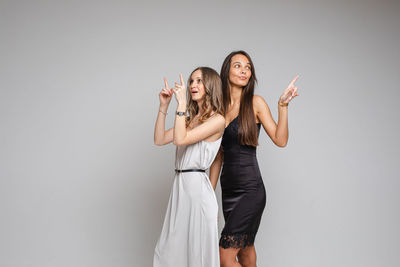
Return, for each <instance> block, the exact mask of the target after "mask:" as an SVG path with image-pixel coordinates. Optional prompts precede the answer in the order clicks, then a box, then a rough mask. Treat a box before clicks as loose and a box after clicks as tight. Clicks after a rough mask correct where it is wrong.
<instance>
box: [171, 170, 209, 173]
mask: <svg viewBox="0 0 400 267" xmlns="http://www.w3.org/2000/svg"><path fill="white" fill-rule="evenodd" d="M175 172H177V173H181V172H206V170H202V169H186V170H178V169H175Z"/></svg>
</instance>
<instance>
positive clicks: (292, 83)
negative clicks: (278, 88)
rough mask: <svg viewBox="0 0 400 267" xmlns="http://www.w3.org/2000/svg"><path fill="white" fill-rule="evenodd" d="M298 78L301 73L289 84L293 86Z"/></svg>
mask: <svg viewBox="0 0 400 267" xmlns="http://www.w3.org/2000/svg"><path fill="white" fill-rule="evenodd" d="M298 78H299V75H297V76H296V77H294V79H293V81H291V82H290V84H289V86H293V85H294V83H295V82H296V81H297V79H298Z"/></svg>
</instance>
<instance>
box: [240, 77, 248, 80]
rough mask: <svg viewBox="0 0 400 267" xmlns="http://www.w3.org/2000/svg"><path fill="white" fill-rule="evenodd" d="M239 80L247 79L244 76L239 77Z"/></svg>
mask: <svg viewBox="0 0 400 267" xmlns="http://www.w3.org/2000/svg"><path fill="white" fill-rule="evenodd" d="M239 79H241V80H246V79H247V77H246V76H239Z"/></svg>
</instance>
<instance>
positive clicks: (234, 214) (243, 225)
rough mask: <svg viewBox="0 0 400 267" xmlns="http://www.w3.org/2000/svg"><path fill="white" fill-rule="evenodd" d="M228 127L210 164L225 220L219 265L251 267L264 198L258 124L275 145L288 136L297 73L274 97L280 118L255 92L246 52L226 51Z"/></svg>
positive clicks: (224, 84) (223, 74) (224, 72)
mask: <svg viewBox="0 0 400 267" xmlns="http://www.w3.org/2000/svg"><path fill="white" fill-rule="evenodd" d="M220 76H221V79H222V89H223V94H224V106H225V110H226V114H225V120H226V128H225V132H224V135H223V139H222V146H221V149H220V152H219V153H218V155H217V157H216V159H215V161H214V163H213V164H212V166H211V168H210V180H211V184H212V185H213V187H214V188H215V187H216V184H217V181H218V176H219V173H220V170H221V167H222V166H223V168H222V173H221V188H222V205H223V212H224V218H225V226H224V229H223V230H222V234H221V239H220V242H219V245H220V260H221V266H222V267H239V266H244V267H255V266H256V251H255V247H254V239H255V236H256V234H257V231H258V227H259V225H260V220H261V216H262V213H263V210H264V207H265V203H266V194H265V188H264V184H263V181H262V178H261V174H260V170H259V167H258V163H257V158H256V147H257V145H258V135H259V131H260V127H261V125H262V126H263V128H264V130H265V131H266V133H267V134H268V136H269V137H270V138H271V140H272V141H273V142H274V143H275V144H276V145H277V146H279V147H284V146H286V144H287V141H288V104H289V102H290V101H291V100H292V99H293V98H294V97H296V96H297V95H298V94H297V87H296V86H295V84H294V83H295V82H296V80H297V78H298V76H296V77H295V78H294V79H293V81H292V82H291V83H290V84H289V86H288V87H287V89H286V90H285V91H284V92H283V94H282V95H281V97H280V98H279V101H278V111H279V118H278V123H276V122H275V121H274V119H273V118H272V115H271V112H270V109H269V107H268V105H267V103H266V102H265V100H264V99H263V98H262V97H261V96H258V95H254V87H255V84H256V81H257V79H256V75H255V71H254V65H253V62H252V61H251V58H250V56H249V55H248V54H247V53H246V52H244V51H235V52H232V53H231V54H229V55H228V56H227V57H226V58H225V61H224V63H223V65H222V68H221V73H220Z"/></svg>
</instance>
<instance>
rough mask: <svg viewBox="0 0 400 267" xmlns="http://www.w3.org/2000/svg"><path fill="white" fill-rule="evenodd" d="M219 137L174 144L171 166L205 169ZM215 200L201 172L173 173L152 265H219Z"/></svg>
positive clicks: (215, 152) (187, 266) (214, 154)
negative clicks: (211, 140)
mask: <svg viewBox="0 0 400 267" xmlns="http://www.w3.org/2000/svg"><path fill="white" fill-rule="evenodd" d="M221 139H222V138H220V139H218V140H216V141H214V142H206V141H200V142H198V143H195V144H192V145H187V146H178V147H177V148H176V158H175V168H176V169H178V170H185V169H202V170H206V169H208V168H209V167H210V166H211V164H212V162H213V161H214V158H215V156H216V155H217V153H218V150H219V147H220V144H221ZM217 217H218V203H217V199H216V196H215V193H214V189H213V187H212V185H211V183H210V180H209V178H208V176H207V174H206V173H205V172H184V173H175V180H174V183H173V186H172V190H171V195H170V197H169V202H168V208H167V212H166V214H165V219H164V224H163V227H162V231H161V235H160V237H159V239H158V242H157V245H156V248H155V252H154V260H153V266H154V267H219V266H220V262H219V247H218V222H217Z"/></svg>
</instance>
